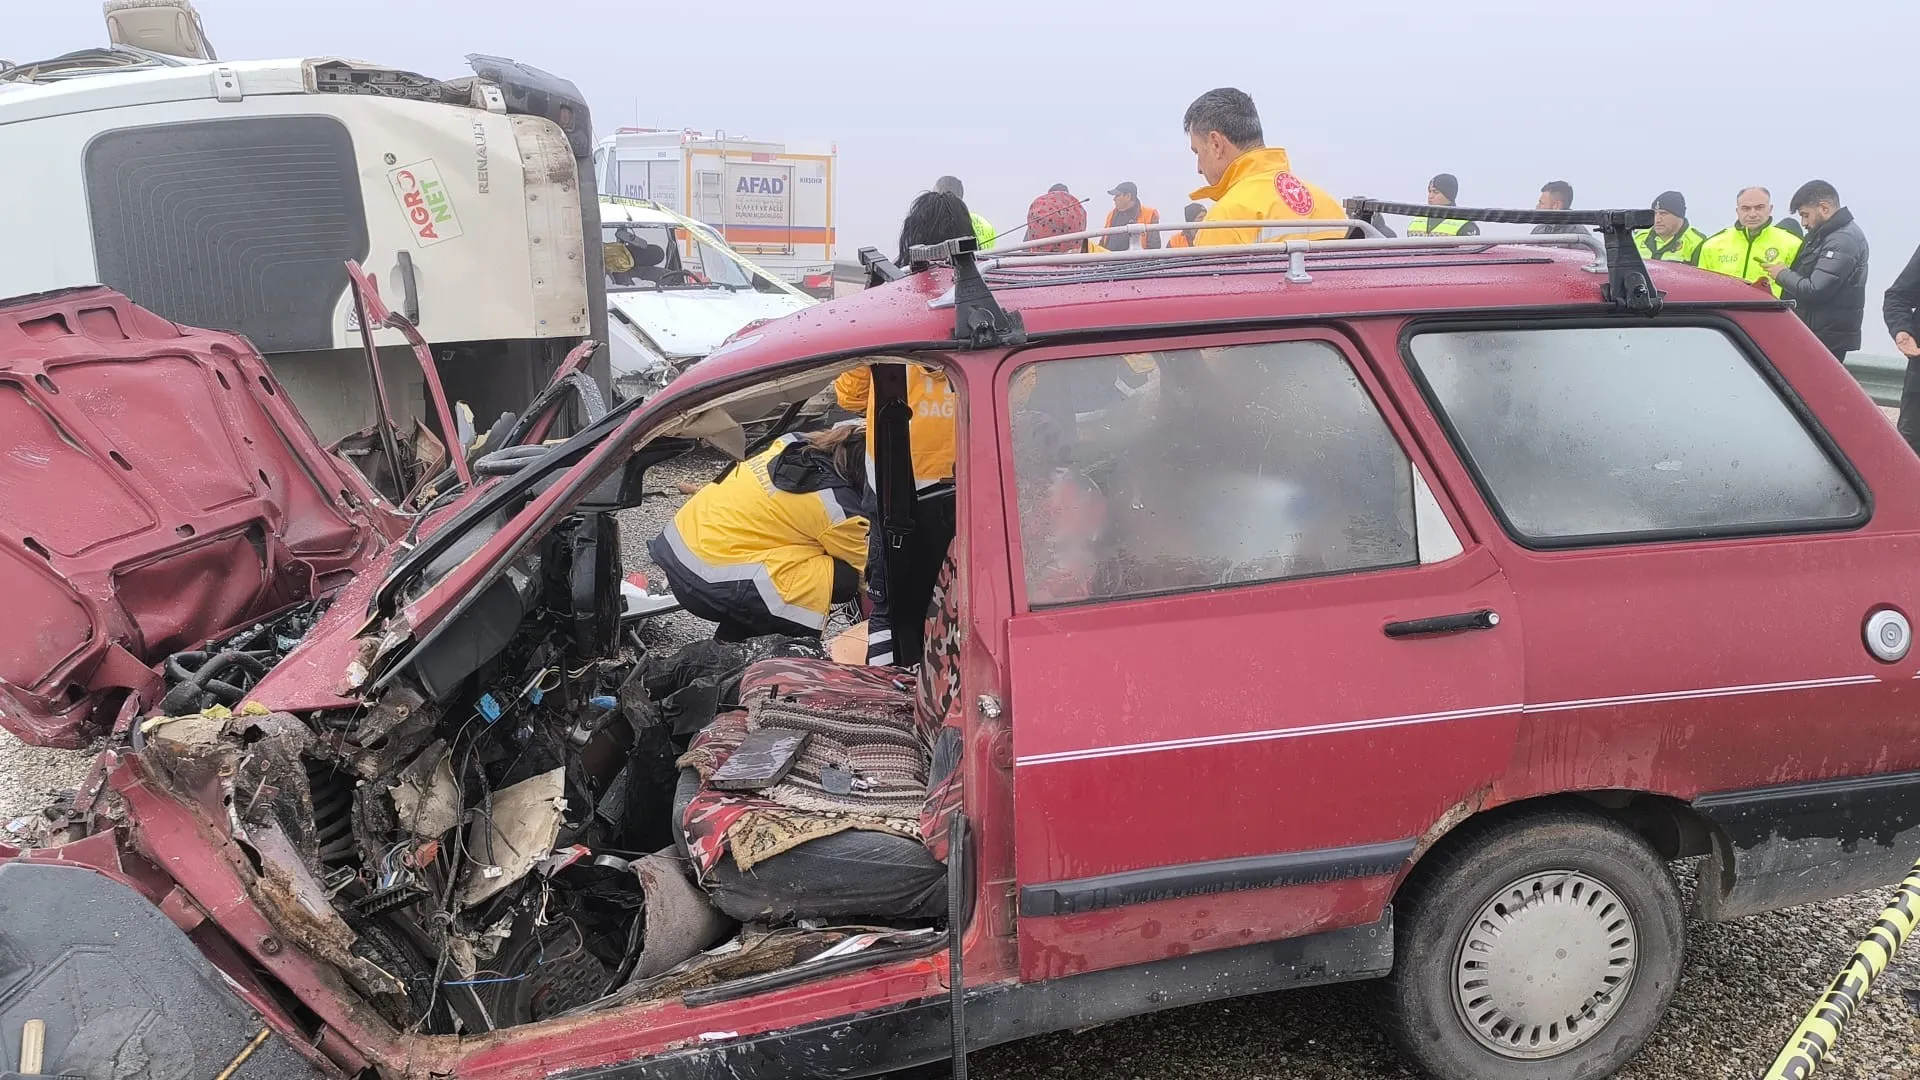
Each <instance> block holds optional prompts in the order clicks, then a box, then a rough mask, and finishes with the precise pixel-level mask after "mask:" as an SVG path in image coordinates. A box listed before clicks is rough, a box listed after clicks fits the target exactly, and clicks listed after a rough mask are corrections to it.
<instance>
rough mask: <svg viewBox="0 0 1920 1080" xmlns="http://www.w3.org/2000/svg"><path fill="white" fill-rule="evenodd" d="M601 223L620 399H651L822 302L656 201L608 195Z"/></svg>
mask: <svg viewBox="0 0 1920 1080" xmlns="http://www.w3.org/2000/svg"><path fill="white" fill-rule="evenodd" d="M600 223H601V224H600V228H601V239H602V241H603V242H604V243H605V245H606V247H605V255H606V266H607V329H608V339H609V342H608V349H609V355H610V357H611V360H612V365H613V389H614V396H615V397H616V398H620V399H624V398H629V397H644V396H645V395H647V394H650V393H652V392H653V391H655V390H657V389H659V388H660V387H662V386H665V385H666V384H667V383H668V382H670V381H671V380H672V379H673V377H674V376H675V375H677V374H679V373H680V372H681V371H684V370H685V369H686V368H688V367H690V366H692V365H693V364H694V363H695V362H697V361H699V360H701V359H702V358H704V357H705V356H706V355H707V354H708V353H710V352H712V351H713V350H715V349H717V348H719V347H720V344H721V342H724V341H725V340H727V338H728V337H730V336H732V335H733V334H735V333H737V332H738V331H739V330H740V329H741V328H742V327H745V326H749V325H751V324H754V323H758V322H765V321H768V320H771V319H778V318H781V317H782V316H785V315H791V314H792V313H794V312H796V311H799V310H800V309H802V308H805V307H808V306H810V305H812V304H814V303H816V302H817V301H815V300H814V298H813V297H811V296H808V295H807V294H806V293H804V292H801V291H800V290H799V289H796V288H794V287H793V286H792V285H789V284H787V283H786V282H784V281H782V280H780V278H779V277H778V276H776V275H775V274H772V273H770V272H769V271H767V270H764V269H762V268H761V267H759V266H756V265H754V263H752V262H751V261H749V260H748V259H747V258H745V257H744V256H742V255H741V254H740V253H739V252H737V251H735V250H733V249H732V248H730V247H728V246H727V243H726V241H724V240H722V239H720V237H719V236H718V235H717V234H716V233H714V231H713V230H712V229H709V228H707V227H706V226H705V225H702V224H701V223H699V222H697V221H695V220H693V219H692V218H688V217H683V216H682V215H680V214H676V213H674V212H673V211H671V210H668V209H666V208H665V207H663V206H660V205H659V204H657V203H653V202H646V201H643V200H637V199H620V198H613V197H607V196H603V197H602V198H601V200H600Z"/></svg>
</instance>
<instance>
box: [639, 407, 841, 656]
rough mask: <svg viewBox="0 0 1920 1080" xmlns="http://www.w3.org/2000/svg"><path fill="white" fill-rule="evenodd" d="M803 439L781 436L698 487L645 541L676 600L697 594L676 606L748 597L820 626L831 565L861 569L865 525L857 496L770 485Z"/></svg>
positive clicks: (720, 605) (728, 606) (725, 604)
mask: <svg viewBox="0 0 1920 1080" xmlns="http://www.w3.org/2000/svg"><path fill="white" fill-rule="evenodd" d="M799 442H800V436H798V435H785V436H782V437H781V438H779V439H776V440H775V441H774V444H773V445H772V446H770V447H768V448H767V449H766V450H764V451H762V452H760V453H759V454H757V455H755V456H754V457H752V458H750V459H748V460H746V461H744V462H741V463H740V464H739V465H736V466H734V468H732V469H731V470H729V471H728V473H727V475H726V476H725V477H723V478H721V479H720V480H718V481H716V482H714V483H711V484H708V485H707V486H706V487H703V488H701V489H700V490H699V491H698V492H696V493H695V494H694V496H693V497H692V498H691V499H688V500H687V502H686V505H684V506H682V507H681V508H680V511H679V512H678V513H676V514H674V515H673V521H672V522H671V523H669V524H668V525H667V527H666V529H665V530H664V531H663V532H662V533H661V534H660V535H659V536H658V537H657V538H655V539H654V541H653V542H652V543H651V544H649V545H647V550H648V553H649V554H650V555H652V556H653V559H654V561H655V562H656V563H658V564H659V565H660V567H661V568H662V569H663V570H666V571H668V574H669V578H670V579H671V583H672V584H673V586H674V590H675V592H676V594H678V593H682V592H688V593H691V594H693V595H691V596H686V595H683V596H680V600H681V602H682V603H685V604H687V605H688V607H689V609H690V610H693V611H694V612H695V613H696V614H699V613H700V610H701V609H707V610H715V609H717V610H718V611H719V612H723V613H724V612H727V611H730V610H733V609H736V608H737V607H738V606H739V605H740V604H741V603H742V602H743V596H747V595H751V596H752V597H753V598H754V599H757V600H758V601H759V603H760V604H761V605H763V606H764V607H765V608H766V609H767V611H768V612H769V613H771V614H773V615H775V616H777V617H779V618H782V619H785V620H787V621H789V622H793V623H798V624H800V625H801V626H806V627H812V628H815V629H818V628H820V627H823V626H825V625H826V621H827V612H828V611H829V610H830V609H831V608H832V606H833V585H834V562H835V560H838V561H840V562H843V563H846V564H847V565H849V566H851V567H853V568H854V569H855V570H865V568H866V565H867V519H866V517H865V516H864V515H863V514H862V513H861V510H860V494H859V492H858V491H856V490H854V489H853V488H852V487H845V486H843V487H831V488H822V489H820V490H818V491H805V492H795V491H782V490H780V489H779V488H778V487H776V486H775V485H774V482H773V479H772V477H771V475H770V473H769V470H770V469H771V468H772V466H773V462H774V459H775V458H777V457H779V456H780V454H781V453H782V452H784V451H786V450H787V449H788V448H790V447H793V446H794V445H796V444H797V443H799ZM816 452H817V451H816ZM748 590H751V593H749V592H748Z"/></svg>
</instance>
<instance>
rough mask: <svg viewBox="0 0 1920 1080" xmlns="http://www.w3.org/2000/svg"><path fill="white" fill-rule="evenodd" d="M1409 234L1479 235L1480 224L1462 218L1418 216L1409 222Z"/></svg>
mask: <svg viewBox="0 0 1920 1080" xmlns="http://www.w3.org/2000/svg"><path fill="white" fill-rule="evenodd" d="M1407 235H1408V236H1479V235H1480V226H1479V225H1478V224H1476V223H1474V222H1471V221H1463V220H1461V219H1460V218H1435V217H1432V216H1427V217H1417V218H1414V219H1413V220H1412V221H1409V222H1407Z"/></svg>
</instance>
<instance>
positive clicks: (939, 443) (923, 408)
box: [833, 364, 957, 488]
mask: <svg viewBox="0 0 1920 1080" xmlns="http://www.w3.org/2000/svg"><path fill="white" fill-rule="evenodd" d="M833 396H834V397H835V398H836V399H838V400H839V402H840V407H841V408H843V409H845V410H847V411H848V412H857V413H864V414H866V417H867V482H868V484H870V485H871V484H872V483H873V482H874V478H873V372H872V371H871V370H870V369H868V368H864V367H857V368H854V369H853V370H852V371H848V372H845V373H843V374H842V375H841V376H840V377H839V378H838V379H835V380H834V381H833ZM956 400H957V399H956V398H955V396H954V393H953V386H952V385H951V384H949V383H948V382H947V373H946V372H945V371H944V370H942V369H940V368H938V367H927V366H924V365H921V364H908V365H907V404H908V405H909V406H911V407H912V408H913V419H912V420H910V421H908V423H907V439H908V441H909V442H911V443H912V444H913V485H914V487H916V488H927V487H932V486H933V485H935V484H939V483H943V482H945V481H948V480H952V479H953V413H954V408H955V403H956Z"/></svg>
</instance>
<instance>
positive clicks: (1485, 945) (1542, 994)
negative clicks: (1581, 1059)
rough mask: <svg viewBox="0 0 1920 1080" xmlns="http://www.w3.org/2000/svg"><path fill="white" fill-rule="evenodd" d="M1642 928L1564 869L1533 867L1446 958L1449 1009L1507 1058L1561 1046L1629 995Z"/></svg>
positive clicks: (1589, 1031)
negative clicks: (1450, 968)
mask: <svg viewBox="0 0 1920 1080" xmlns="http://www.w3.org/2000/svg"><path fill="white" fill-rule="evenodd" d="M1639 949H1640V936H1639V933H1638V932H1637V931H1636V929H1635V927H1634V925H1633V916H1632V915H1631V914H1630V913H1629V912H1628V911H1627V905H1626V904H1625V903H1624V902H1623V901H1622V900H1621V899H1620V897H1619V896H1618V895H1616V894H1615V893H1614V891H1613V890H1612V889H1609V888H1608V887H1607V886H1606V885H1604V884H1602V883H1601V882H1599V881H1597V880H1595V879H1593V878H1591V877H1588V876H1587V875H1585V874H1582V873H1579V872H1577V871H1571V870H1555V871H1548V872H1546V873H1542V874H1531V875H1528V876H1527V877H1523V878H1521V879H1520V880H1518V881H1515V882H1513V883H1512V884H1510V885H1508V886H1507V887H1506V888H1504V889H1501V890H1500V891H1499V892H1496V893H1494V894H1493V897H1492V898H1491V899H1489V900H1488V901H1487V902H1486V903H1485V904H1483V905H1482V906H1481V908H1480V910H1479V912H1478V913H1476V914H1475V915H1474V917H1473V921H1472V922H1471V923H1469V924H1468V925H1467V930H1466V933H1465V934H1464V935H1462V937H1461V940H1460V946H1459V948H1458V949H1457V950H1455V953H1454V961H1453V1007H1454V1010H1455V1011H1456V1012H1458V1013H1459V1015H1460V1020H1461V1022H1462V1023H1464V1024H1465V1025H1466V1027H1467V1030H1468V1031H1469V1032H1471V1033H1472V1034H1473V1037H1474V1039H1475V1040H1477V1041H1478V1042H1479V1043H1480V1045H1482V1046H1484V1047H1486V1048H1487V1049H1489V1050H1491V1051H1493V1052H1494V1053H1497V1054H1499V1055H1500V1056H1502V1057H1507V1058H1523V1059H1528V1058H1546V1057H1553V1056H1555V1055H1557V1054H1564V1053H1566V1052H1567V1051H1569V1050H1572V1049H1573V1048H1574V1047H1576V1046H1579V1045H1581V1044H1582V1043H1585V1042H1586V1041H1587V1040H1589V1039H1591V1038H1593V1037H1594V1036H1595V1035H1598V1034H1599V1033H1600V1031H1601V1029H1602V1028H1605V1027H1606V1026H1607V1022H1608V1021H1609V1020H1611V1019H1613V1014H1614V1012H1615V1011H1616V1010H1618V1009H1619V1007H1620V1004H1621V1002H1622V1001H1624V1000H1625V999H1626V996H1627V991H1628V990H1629V989H1631V988H1632V986H1633V975H1634V970H1635V968H1636V967H1637V966H1638V960H1639Z"/></svg>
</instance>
